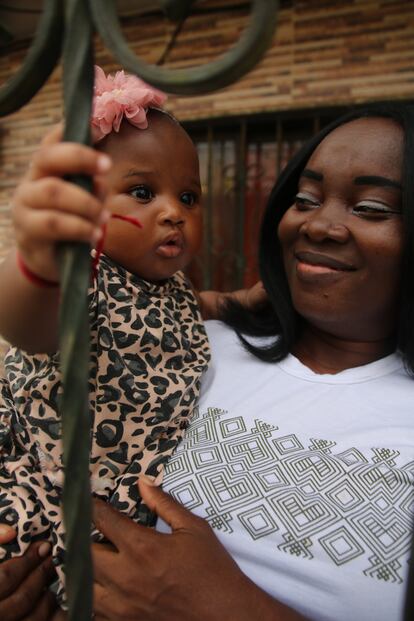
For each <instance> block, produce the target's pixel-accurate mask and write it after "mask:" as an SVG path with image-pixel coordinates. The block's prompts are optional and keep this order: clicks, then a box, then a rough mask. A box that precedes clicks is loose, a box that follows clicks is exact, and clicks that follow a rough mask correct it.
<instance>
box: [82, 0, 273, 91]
mask: <svg viewBox="0 0 414 621" xmlns="http://www.w3.org/2000/svg"><path fill="white" fill-rule="evenodd" d="M252 5H253V7H252V12H251V19H250V22H249V25H248V27H247V29H246V30H245V32H244V33H243V34H242V36H241V37H240V40H239V42H238V43H237V44H236V45H235V46H234V47H233V48H232V49H231V50H230V51H229V52H227V53H226V54H224V55H223V56H221V57H220V58H218V59H217V60H215V61H213V62H211V63H208V64H206V65H203V66H202V67H194V68H191V69H167V68H164V67H156V66H154V65H148V64H147V63H146V62H144V61H143V60H141V59H139V58H137V57H136V56H135V54H134V53H133V52H132V50H131V48H130V47H129V46H128V44H127V42H126V41H125V39H124V36H123V34H122V31H121V26H120V23H119V19H118V16H117V12H116V6H115V0H90V7H91V11H92V15H93V20H94V22H95V26H96V29H97V31H98V32H99V34H100V35H101V37H102V39H103V41H104V42H105V44H106V46H107V47H108V48H109V49H110V50H111V52H112V53H113V54H114V56H115V57H116V58H117V60H118V61H119V62H120V64H121V65H122V66H123V67H124V68H125V69H127V70H128V71H131V72H132V73H137V74H138V75H139V76H140V77H141V78H142V79H143V80H146V81H147V82H149V83H151V84H153V85H154V86H157V87H158V88H161V89H163V90H165V91H168V92H170V93H176V94H177V95H194V94H202V93H207V92H209V91H212V90H216V89H219V88H223V87H225V86H228V85H229V84H232V83H233V82H235V81H236V80H238V79H239V78H241V77H242V76H243V75H244V74H245V73H247V72H248V71H250V69H252V68H253V67H254V66H255V65H256V64H257V63H258V61H259V60H260V59H261V57H262V56H263V54H264V52H265V51H266V49H267V48H268V47H269V45H270V43H271V40H272V37H273V34H274V31H275V27H276V18H277V11H278V7H279V0H252Z"/></svg>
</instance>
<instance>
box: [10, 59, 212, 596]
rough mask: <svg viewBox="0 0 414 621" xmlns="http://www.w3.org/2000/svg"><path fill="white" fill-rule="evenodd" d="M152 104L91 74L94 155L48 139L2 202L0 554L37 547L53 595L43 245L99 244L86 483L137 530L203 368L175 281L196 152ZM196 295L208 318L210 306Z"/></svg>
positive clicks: (149, 95)
mask: <svg viewBox="0 0 414 621" xmlns="http://www.w3.org/2000/svg"><path fill="white" fill-rule="evenodd" d="M164 99H165V96H164V95H163V94H162V93H160V92H159V91H156V90H155V89H152V88H151V87H149V86H148V85H146V84H144V83H143V82H142V81H141V80H139V79H138V78H136V77H134V76H127V75H125V74H124V73H123V72H118V73H117V74H116V75H115V77H112V76H108V77H105V74H104V73H103V71H102V70H101V69H99V68H97V69H96V82H95V97H94V106H93V117H92V133H93V136H94V141H95V143H96V145H97V150H92V149H89V148H88V147H84V146H80V145H74V144H71V143H60V142H59V141H58V140H57V139H56V136H55V134H52V135H51V136H49V137H48V138H47V139H46V143H45V144H44V145H43V147H42V149H41V150H40V151H39V152H38V154H37V155H36V156H35V158H34V161H33V163H32V166H31V168H30V170H29V173H28V175H27V176H26V178H25V179H24V180H23V182H22V184H21V185H20V187H19V188H18V191H17V193H16V196H15V208H14V226H15V232H16V240H17V254H16V253H15V252H14V253H13V255H12V256H10V257H9V258H8V259H7V260H6V261H5V263H4V264H3V265H2V268H1V270H2V271H1V276H0V279H1V282H2V283H3V284H2V286H3V287H4V290H6V291H7V295H4V294H3V295H1V296H0V330H1V332H2V333H3V334H4V336H5V337H6V338H7V339H8V340H9V341H10V342H12V343H13V344H14V345H16V346H17V347H15V348H12V349H11V350H10V351H9V353H8V354H7V356H6V360H5V366H6V378H4V379H3V380H2V383H1V384H0V388H1V395H0V523H4V524H9V525H12V526H14V527H15V528H16V529H17V533H18V536H17V539H16V540H15V541H14V542H12V543H10V544H7V545H3V546H1V547H0V560H4V559H7V558H10V557H12V556H14V555H18V554H22V553H23V552H24V551H25V550H26V548H27V547H28V546H29V544H30V543H31V542H32V541H33V540H35V539H39V538H41V539H43V538H44V539H48V540H49V541H51V542H52V545H53V553H54V557H55V561H56V565H57V570H58V575H59V578H60V581H61V585H60V591H61V595H62V593H63V586H62V585H63V579H64V575H63V571H62V566H63V562H64V544H63V540H64V529H63V525H62V512H61V494H62V485H63V465H62V445H61V429H60V418H59V395H60V393H61V382H60V371H59V361H58V354H57V353H56V352H57V330H56V325H57V309H58V299H59V288H58V285H59V283H58V266H57V261H56V245H57V244H58V243H59V242H61V241H65V240H72V241H83V242H85V241H86V242H91V243H92V244H93V245H96V246H97V251H96V257H95V263H96V266H95V277H94V279H93V282H92V283H91V286H90V291H89V315H90V327H91V351H92V355H91V367H90V369H91V370H90V378H89V407H90V415H91V423H92V429H93V432H92V446H91V454H90V476H91V485H92V489H93V491H94V492H95V493H96V494H97V495H99V496H100V497H102V498H104V499H106V500H108V501H109V502H110V503H111V504H113V505H114V506H115V507H116V508H117V509H119V510H121V511H123V512H124V513H127V514H128V515H129V516H131V517H132V518H133V519H134V520H137V521H139V522H141V523H144V524H151V520H152V516H151V515H150V513H149V511H148V510H147V509H146V507H145V506H143V504H142V503H141V501H140V498H139V494H138V487H137V479H138V477H139V476H140V475H141V474H145V475H147V476H150V477H152V479H153V480H154V481H155V483H156V484H159V483H160V482H161V478H162V472H163V465H164V463H165V462H166V460H167V459H168V457H169V456H170V455H171V453H172V452H173V451H174V449H175V447H176V446H177V443H178V442H179V441H180V440H181V438H182V436H183V434H184V431H185V428H186V426H187V424H188V421H189V417H190V416H191V413H192V410H193V408H194V405H195V403H196V400H197V398H198V393H199V387H200V379H201V376H202V374H203V373H204V371H205V370H206V368H207V366H208V362H209V357H210V351H209V344H208V339H207V336H206V333H205V330H204V327H203V323H202V319H201V315H200V310H199V306H198V302H197V299H196V296H195V293H194V291H193V289H192V287H191V285H190V283H189V282H188V281H187V279H186V277H185V276H184V274H183V272H182V270H183V269H184V268H185V267H186V266H187V265H188V264H189V262H190V261H191V259H192V258H193V256H194V254H195V253H196V252H197V249H198V246H199V243H200V240H201V235H202V206H201V187H200V179H199V167H198V158H197V152H196V149H195V147H194V145H193V143H192V141H191V139H190V138H189V136H188V135H187V133H186V132H185V131H184V129H183V128H182V127H181V126H180V125H179V123H178V122H177V121H176V120H175V119H174V118H172V117H171V116H170V115H169V114H168V113H166V112H164V111H163V110H162V109H160V106H161V105H162V103H163V101H164ZM68 174H92V175H94V177H95V182H96V187H97V193H98V195H99V196H101V195H103V194H104V195H105V200H98V198H96V197H93V196H92V195H90V194H88V193H87V192H85V191H84V190H82V189H80V188H79V187H76V186H74V185H72V184H70V183H69V182H67V181H65V180H64V177H65V176H67V175H68ZM206 299H208V300H209V304H210V308H212V309H213V311H212V312H213V313H214V312H215V310H214V309H215V308H216V303H217V297H214V295H213V296H212V294H211V293H209V294H208V296H207V298H206ZM39 352H40V353H39ZM94 539H95V540H99V539H100V535H99V533H94Z"/></svg>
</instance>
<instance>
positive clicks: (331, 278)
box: [278, 117, 403, 341]
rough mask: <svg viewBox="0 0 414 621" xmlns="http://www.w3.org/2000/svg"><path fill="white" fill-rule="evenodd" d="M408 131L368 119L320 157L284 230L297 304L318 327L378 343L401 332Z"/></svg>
mask: <svg viewBox="0 0 414 621" xmlns="http://www.w3.org/2000/svg"><path fill="white" fill-rule="evenodd" d="M402 158H403V131H402V129H401V128H400V126H399V125H398V124H397V123H395V122H394V121H392V120H391V119H386V118H379V117H378V118H377V117H375V118H374V117H372V118H361V119H357V120H355V121H352V122H350V123H347V124H346V125H342V126H341V127H338V128H337V129H336V130H334V131H333V132H331V133H330V134H329V135H328V136H327V137H326V138H325V139H324V140H323V141H322V142H321V143H320V145H319V146H318V147H317V149H316V150H315V151H314V153H313V154H312V156H311V158H310V159H309V161H308V163H307V164H306V167H305V169H304V171H303V173H302V176H301V178H300V180H299V186H298V191H297V194H296V198H295V201H294V203H293V205H292V206H291V207H290V208H289V209H288V210H287V211H286V213H285V215H284V216H283V218H282V220H281V222H280V224H279V229H278V235H279V239H280V243H281V246H282V251H283V260H284V266H285V270H286V276H287V279H288V283H289V287H290V292H291V296H292V301H293V305H294V307H295V309H296V311H297V312H298V313H299V314H300V315H301V316H302V317H303V318H305V319H306V320H307V322H308V323H309V324H311V325H313V326H314V327H316V328H318V329H321V330H323V331H325V332H328V333H330V334H333V335H335V336H337V337H341V338H345V339H352V340H364V341H375V340H380V339H383V338H386V337H389V336H390V335H391V334H392V333H393V331H394V330H395V321H396V312H397V306H398V296H399V287H400V272H401V255H402V246H403V229H402V217H401V187H400V183H401V174H402Z"/></svg>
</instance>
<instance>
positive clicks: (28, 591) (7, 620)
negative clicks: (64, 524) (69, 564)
mask: <svg viewBox="0 0 414 621" xmlns="http://www.w3.org/2000/svg"><path fill="white" fill-rule="evenodd" d="M49 551H50V545H49V544H46V543H45V542H44V543H38V544H33V545H32V546H30V548H29V550H28V551H27V552H26V554H24V555H23V556H22V557H19V558H15V559H11V560H10V561H5V562H3V563H2V564H1V565H0V619H2V621H15V620H17V619H22V618H25V617H26V616H27V615H29V614H31V613H32V612H33V611H34V610H36V607H37V605H38V603H39V600H40V599H41V598H42V597H43V595H44V592H45V589H46V588H47V586H48V585H49V584H50V582H51V581H52V579H53V577H54V576H55V568H54V566H53V561H52V557H51V556H48V557H46V558H45V557H44V555H45V554H47V553H48V552H49ZM49 604H50V602H49ZM49 604H48V603H47V602H44V603H43V604H42V606H43V608H44V607H45V606H47V605H49ZM40 618H41V617H39V619H40Z"/></svg>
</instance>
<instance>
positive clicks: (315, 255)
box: [294, 250, 356, 282]
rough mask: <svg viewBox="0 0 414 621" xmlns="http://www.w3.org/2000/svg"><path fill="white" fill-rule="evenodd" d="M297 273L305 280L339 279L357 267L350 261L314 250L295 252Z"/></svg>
mask: <svg viewBox="0 0 414 621" xmlns="http://www.w3.org/2000/svg"><path fill="white" fill-rule="evenodd" d="M294 256H295V258H296V273H297V275H298V277H299V278H301V279H302V280H305V281H308V282H309V281H313V280H315V279H318V280H319V279H320V277H321V276H322V277H324V279H326V278H329V279H330V280H331V279H332V278H333V279H337V277H340V276H341V274H343V273H344V272H350V271H355V269H356V268H355V267H354V266H353V265H351V264H349V263H346V262H344V261H341V260H339V259H336V258H334V257H331V256H328V255H325V254H321V253H319V252H312V251H306V250H305V251H300V252H295V253H294Z"/></svg>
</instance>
